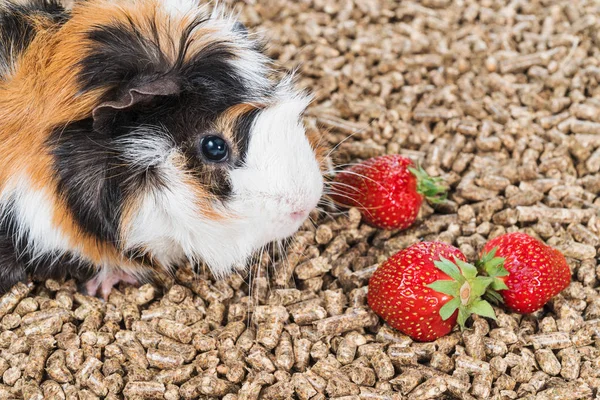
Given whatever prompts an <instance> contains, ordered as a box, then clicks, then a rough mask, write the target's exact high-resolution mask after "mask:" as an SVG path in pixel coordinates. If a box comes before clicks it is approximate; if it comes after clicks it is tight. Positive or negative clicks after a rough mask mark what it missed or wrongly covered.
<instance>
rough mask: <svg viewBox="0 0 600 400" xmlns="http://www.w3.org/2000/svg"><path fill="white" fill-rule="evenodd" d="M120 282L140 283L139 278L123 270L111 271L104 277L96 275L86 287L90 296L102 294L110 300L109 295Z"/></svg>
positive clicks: (105, 298)
mask: <svg viewBox="0 0 600 400" xmlns="http://www.w3.org/2000/svg"><path fill="white" fill-rule="evenodd" d="M119 282H125V283H129V284H131V285H138V284H139V282H138V280H137V278H135V277H134V276H133V275H129V274H127V273H125V272H123V271H111V272H109V273H108V274H106V275H104V276H103V277H102V278H100V277H99V276H97V277H95V278H94V279H92V280H91V281H89V282H88V283H87V284H86V285H85V289H86V291H87V293H88V295H90V296H99V297H100V296H101V297H102V298H103V299H104V301H107V300H108V296H109V295H110V292H111V291H112V288H113V287H114V286H115V285H117V284H118V283H119Z"/></svg>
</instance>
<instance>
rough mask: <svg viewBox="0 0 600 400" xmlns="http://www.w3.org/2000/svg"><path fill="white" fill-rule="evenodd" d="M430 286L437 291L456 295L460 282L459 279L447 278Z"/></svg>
mask: <svg viewBox="0 0 600 400" xmlns="http://www.w3.org/2000/svg"><path fill="white" fill-rule="evenodd" d="M427 287H428V288H430V289H433V290H435V291H436V292H440V293H444V294H447V295H448V296H456V295H457V294H458V290H459V289H460V283H458V282H457V281H450V280H447V279H440V280H439V281H435V282H433V283H430V284H429V285H427Z"/></svg>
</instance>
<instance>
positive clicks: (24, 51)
mask: <svg viewBox="0 0 600 400" xmlns="http://www.w3.org/2000/svg"><path fill="white" fill-rule="evenodd" d="M273 72H274V70H273V63H272V62H271V61H270V60H269V59H268V58H267V56H266V55H265V53H264V49H263V45H262V43H261V42H260V41H259V40H258V39H256V38H255V37H254V36H253V35H252V34H250V33H248V31H247V30H246V28H245V27H244V26H243V25H242V24H241V23H239V22H238V21H236V19H235V18H233V17H231V16H230V15H228V14H227V13H226V12H225V11H224V10H223V9H221V8H219V7H212V6H209V5H201V4H199V3H198V2H197V1H196V0H86V1H79V2H75V4H74V6H73V8H72V9H71V10H70V11H69V12H67V11H65V10H64V9H63V8H62V7H61V6H60V5H59V3H57V2H55V1H40V0H37V1H27V2H26V3H25V4H19V5H17V4H16V3H10V2H9V3H4V5H0V161H1V167H0V291H2V292H6V291H7V290H8V289H9V288H10V287H11V286H12V285H14V284H15V283H17V282H19V281H25V280H27V279H28V276H29V275H33V276H36V277H39V278H41V279H45V278H61V277H64V276H71V277H75V278H76V279H78V280H79V282H83V284H82V288H83V289H84V290H87V292H88V293H89V294H90V295H102V296H104V297H106V296H108V294H109V293H110V290H111V289H112V287H113V286H114V284H116V283H118V282H120V281H125V282H131V283H135V282H141V281H144V280H146V279H148V278H150V277H152V276H153V274H154V273H155V272H156V271H165V272H167V273H169V272H171V273H172V272H173V270H174V269H175V268H177V267H178V266H180V265H182V264H184V263H192V264H193V265H198V264H199V263H204V264H205V265H207V266H208V267H209V268H210V270H211V271H212V273H213V274H214V275H215V276H216V277H222V276H225V275H226V274H228V273H231V272H232V271H234V270H235V268H237V267H240V266H244V265H245V263H246V262H247V260H248V259H249V257H250V256H251V255H252V254H253V253H254V252H255V251H256V250H257V249H259V248H261V247H262V246H264V245H266V244H268V243H270V242H273V241H278V240H282V239H284V238H287V237H289V236H291V235H293V234H294V233H295V232H296V231H297V230H298V229H299V227H300V226H301V225H302V224H303V222H304V221H305V220H306V219H307V217H308V215H309V212H310V211H311V210H312V209H313V208H314V207H315V206H316V205H317V203H318V202H319V200H320V198H321V195H322V192H323V185H324V181H323V177H322V173H321V172H322V171H321V164H322V163H321V161H322V160H323V158H324V151H323V148H322V147H321V146H320V145H319V142H320V141H319V137H317V135H314V134H310V135H309V134H307V132H306V129H305V127H304V125H303V123H302V114H303V112H304V110H305V108H306V107H307V106H308V104H309V102H310V97H309V96H307V95H306V94H305V93H304V92H299V91H297V90H296V89H294V82H293V79H292V78H290V76H289V75H286V76H284V77H283V78H280V79H277V78H275V74H274V73H273Z"/></svg>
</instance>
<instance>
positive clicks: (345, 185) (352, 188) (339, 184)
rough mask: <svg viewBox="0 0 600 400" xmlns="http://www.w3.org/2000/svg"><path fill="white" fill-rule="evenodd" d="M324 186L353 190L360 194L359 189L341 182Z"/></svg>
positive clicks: (327, 183)
mask: <svg viewBox="0 0 600 400" xmlns="http://www.w3.org/2000/svg"><path fill="white" fill-rule="evenodd" d="M326 185H329V186H330V187H332V188H335V187H336V186H341V187H343V188H348V189H351V190H353V191H355V192H358V193H360V189H359V188H357V187H355V186H352V185H348V184H347V183H343V182H326Z"/></svg>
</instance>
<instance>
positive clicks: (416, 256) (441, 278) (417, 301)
mask: <svg viewBox="0 0 600 400" xmlns="http://www.w3.org/2000/svg"><path fill="white" fill-rule="evenodd" d="M450 259H453V260H454V261H450ZM492 280H493V278H490V277H483V276H478V275H477V269H476V268H475V266H473V265H471V264H468V263H467V262H466V258H465V256H464V254H462V253H461V252H460V250H458V249H457V248H455V247H453V246H450V245H448V244H445V243H437V242H420V243H417V244H414V245H412V246H410V247H408V248H406V249H404V250H402V251H400V252H399V253H397V254H395V255H394V256H392V257H391V258H390V259H389V260H387V261H386V262H384V263H383V264H382V265H381V266H380V267H379V268H378V269H377V270H376V271H375V273H374V274H373V276H372V277H371V280H370V281H369V292H368V295H367V301H368V303H369V306H370V307H371V309H372V310H373V311H375V313H377V314H378V315H379V316H380V317H382V318H383V319H384V320H385V321H386V322H387V323H388V324H389V325H390V326H392V327H394V328H396V329H398V330H399V331H402V332H404V333H405V334H407V335H408V336H410V337H412V338H413V339H415V340H418V341H432V340H435V339H437V338H439V337H441V336H444V335H446V334H447V333H449V332H450V331H452V328H453V327H454V326H455V325H456V322H457V321H458V323H459V325H460V326H461V328H463V327H464V325H465V322H466V320H467V318H468V317H469V315H470V314H472V313H476V314H479V315H483V316H486V317H490V318H495V314H494V310H493V309H492V306H491V305H490V304H489V303H488V302H487V301H485V300H482V299H481V298H480V296H482V295H483V294H484V292H485V291H486V288H487V287H488V285H489V284H490V283H491V282H492Z"/></svg>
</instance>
